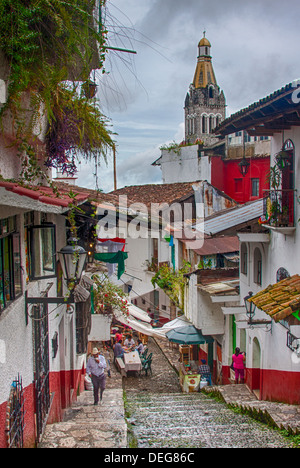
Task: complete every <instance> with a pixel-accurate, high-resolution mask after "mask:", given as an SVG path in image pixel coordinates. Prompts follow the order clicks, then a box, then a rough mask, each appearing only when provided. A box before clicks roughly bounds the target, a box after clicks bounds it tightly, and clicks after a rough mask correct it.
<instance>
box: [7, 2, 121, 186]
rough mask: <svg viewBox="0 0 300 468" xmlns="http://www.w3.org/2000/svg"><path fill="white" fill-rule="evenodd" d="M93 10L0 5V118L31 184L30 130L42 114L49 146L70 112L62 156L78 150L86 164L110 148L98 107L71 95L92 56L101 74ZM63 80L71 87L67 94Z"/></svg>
mask: <svg viewBox="0 0 300 468" xmlns="http://www.w3.org/2000/svg"><path fill="white" fill-rule="evenodd" d="M101 3H102V5H103V4H104V3H105V0H101ZM95 5H96V0H1V2H0V44H1V50H2V52H3V54H4V56H5V59H6V61H7V63H8V67H9V85H8V100H7V103H6V105H5V106H4V107H3V108H2V109H1V112H0V118H1V120H2V123H3V119H5V118H7V117H8V116H12V119H13V122H14V125H15V128H16V132H15V133H16V134H15V144H16V145H17V147H18V149H19V153H20V155H22V157H24V153H25V155H27V156H25V158H24V165H25V166H26V168H27V169H28V167H29V166H34V169H32V168H31V169H30V170H28V171H27V172H25V178H26V177H27V178H28V179H31V177H32V173H33V172H35V173H36V172H37V169H38V167H37V156H36V153H37V149H36V145H35V137H34V131H33V130H34V128H35V126H36V125H37V123H39V122H40V120H41V116H42V115H46V116H47V117H48V120H49V133H48V143H49V138H51V137H52V136H53V134H54V133H55V125H57V128H59V126H60V124H61V122H64V117H65V116H66V113H67V112H69V113H70V110H72V111H73V113H72V115H73V117H74V118H73V121H72V124H73V126H74V127H73V133H72V138H70V140H69V141H68V140H67V139H66V141H65V149H66V151H67V152H68V151H72V150H74V148H76V149H77V150H79V149H82V153H83V157H85V158H87V159H89V158H94V157H96V158H98V157H99V155H104V154H105V148H106V149H107V148H108V147H113V142H112V140H111V136H110V133H109V131H108V130H107V128H106V123H107V122H106V119H105V118H104V116H103V115H102V114H101V112H100V110H99V109H98V107H97V106H96V105H95V106H92V105H91V104H90V103H89V102H88V100H87V98H85V97H84V96H80V95H79V94H78V93H76V92H75V91H74V90H75V80H76V82H78V81H86V80H88V78H89V74H90V71H91V68H92V63H93V59H94V57H95V54H99V52H98V51H100V60H99V62H98V65H97V68H99V69H101V68H102V69H103V63H104V60H105V40H106V31H104V30H103V28H102V27H101V28H99V31H101V32H100V33H98V32H97V31H96V28H95V18H94V8H95ZM67 81H69V82H70V81H73V82H74V89H73V91H70V89H69V87H68V86H67V85H66V82H67ZM74 128H75V131H74ZM76 133H77V134H76ZM49 135H50V136H49ZM48 149H49V146H48ZM34 155H35V156H34ZM67 156H68V154H67ZM72 157H73V158H74V155H72ZM52 167H53V166H52Z"/></svg>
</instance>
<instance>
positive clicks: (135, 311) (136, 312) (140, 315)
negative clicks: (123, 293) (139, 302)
mask: <svg viewBox="0 0 300 468" xmlns="http://www.w3.org/2000/svg"><path fill="white" fill-rule="evenodd" d="M128 310H129V313H130V315H132V316H133V317H134V318H136V319H138V320H142V322H146V323H151V320H152V319H151V317H149V315H148V314H147V312H145V311H144V310H142V309H140V308H139V307H136V306H135V305H134V304H129V306H128Z"/></svg>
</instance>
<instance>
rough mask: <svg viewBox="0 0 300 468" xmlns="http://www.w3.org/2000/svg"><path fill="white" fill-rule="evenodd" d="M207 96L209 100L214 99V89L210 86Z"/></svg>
mask: <svg viewBox="0 0 300 468" xmlns="http://www.w3.org/2000/svg"><path fill="white" fill-rule="evenodd" d="M208 95H209V97H210V98H211V99H213V98H214V88H213V87H212V86H211V87H210V88H209V92H208Z"/></svg>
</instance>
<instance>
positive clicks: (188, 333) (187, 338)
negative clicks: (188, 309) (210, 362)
mask: <svg viewBox="0 0 300 468" xmlns="http://www.w3.org/2000/svg"><path fill="white" fill-rule="evenodd" d="M166 336H167V338H168V339H169V341H172V342H173V343H179V344H186V345H193V344H194V345H196V344H204V343H213V341H214V340H213V338H212V337H211V336H203V335H202V333H201V331H200V330H197V328H195V327H194V325H187V326H185V327H179V328H174V330H171V331H169V332H168V333H167V335H166Z"/></svg>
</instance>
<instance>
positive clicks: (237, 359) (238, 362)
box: [232, 348, 246, 384]
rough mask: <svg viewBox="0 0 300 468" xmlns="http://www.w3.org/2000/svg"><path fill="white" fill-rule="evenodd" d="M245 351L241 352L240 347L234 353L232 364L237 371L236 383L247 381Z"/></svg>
mask: <svg viewBox="0 0 300 468" xmlns="http://www.w3.org/2000/svg"><path fill="white" fill-rule="evenodd" d="M245 361H246V355H245V353H241V350H240V348H236V349H235V353H234V354H233V355H232V366H233V369H234V372H235V383H236V384H238V383H239V379H240V383H241V384H243V383H244V382H245Z"/></svg>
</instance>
